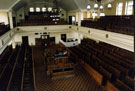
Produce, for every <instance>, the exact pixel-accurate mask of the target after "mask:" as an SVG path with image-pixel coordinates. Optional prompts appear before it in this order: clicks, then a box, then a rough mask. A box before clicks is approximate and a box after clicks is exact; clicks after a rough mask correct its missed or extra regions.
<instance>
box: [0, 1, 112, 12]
mask: <svg viewBox="0 0 135 91" xmlns="http://www.w3.org/2000/svg"><path fill="white" fill-rule="evenodd" d="M53 1H54V0H0V11H2V10H9V9H10V8H12V7H13V6H14V7H13V9H14V10H18V9H19V8H21V7H23V6H24V5H28V4H30V3H33V2H49V3H53ZM57 1H58V5H59V6H60V7H62V8H63V9H65V10H67V11H70V10H84V9H86V7H87V4H88V0H57ZM94 1H95V0H90V5H91V6H93V4H94ZM110 1H112V0H110ZM103 2H108V0H103Z"/></svg>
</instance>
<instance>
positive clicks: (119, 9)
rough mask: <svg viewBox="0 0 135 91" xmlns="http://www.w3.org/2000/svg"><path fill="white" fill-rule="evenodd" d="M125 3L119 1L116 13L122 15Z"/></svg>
mask: <svg viewBox="0 0 135 91" xmlns="http://www.w3.org/2000/svg"><path fill="white" fill-rule="evenodd" d="M122 8H123V3H118V4H117V7H116V15H122Z"/></svg>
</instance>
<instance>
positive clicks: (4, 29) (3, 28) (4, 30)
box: [0, 23, 10, 36]
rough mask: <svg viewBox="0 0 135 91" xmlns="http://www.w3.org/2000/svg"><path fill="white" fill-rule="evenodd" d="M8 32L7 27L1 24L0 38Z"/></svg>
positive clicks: (8, 28)
mask: <svg viewBox="0 0 135 91" xmlns="http://www.w3.org/2000/svg"><path fill="white" fill-rule="evenodd" d="M9 30H10V27H9V25H5V24H3V23H0V36H1V35H3V34H4V33H6V32H7V31H9Z"/></svg>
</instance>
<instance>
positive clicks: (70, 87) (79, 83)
mask: <svg viewBox="0 0 135 91" xmlns="http://www.w3.org/2000/svg"><path fill="white" fill-rule="evenodd" d="M33 52H34V53H33V58H34V62H35V80H36V91H102V90H101V87H100V86H99V85H98V84H97V83H96V82H95V80H93V78H91V76H90V75H89V74H88V73H87V72H86V71H85V70H84V69H83V68H81V67H80V66H76V67H75V76H74V77H70V78H63V79H59V80H51V78H50V77H49V76H47V74H46V65H45V64H44V57H43V49H42V48H39V47H34V48H33Z"/></svg>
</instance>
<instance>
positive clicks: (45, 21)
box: [18, 12, 67, 26]
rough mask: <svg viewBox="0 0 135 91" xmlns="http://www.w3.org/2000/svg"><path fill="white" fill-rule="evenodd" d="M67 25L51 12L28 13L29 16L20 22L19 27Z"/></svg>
mask: <svg viewBox="0 0 135 91" xmlns="http://www.w3.org/2000/svg"><path fill="white" fill-rule="evenodd" d="M65 24H67V23H66V22H65V21H64V19H61V18H60V16H59V15H57V14H55V13H51V12H29V15H28V16H26V17H25V20H22V21H21V23H20V24H18V25H20V26H32V25H65Z"/></svg>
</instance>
